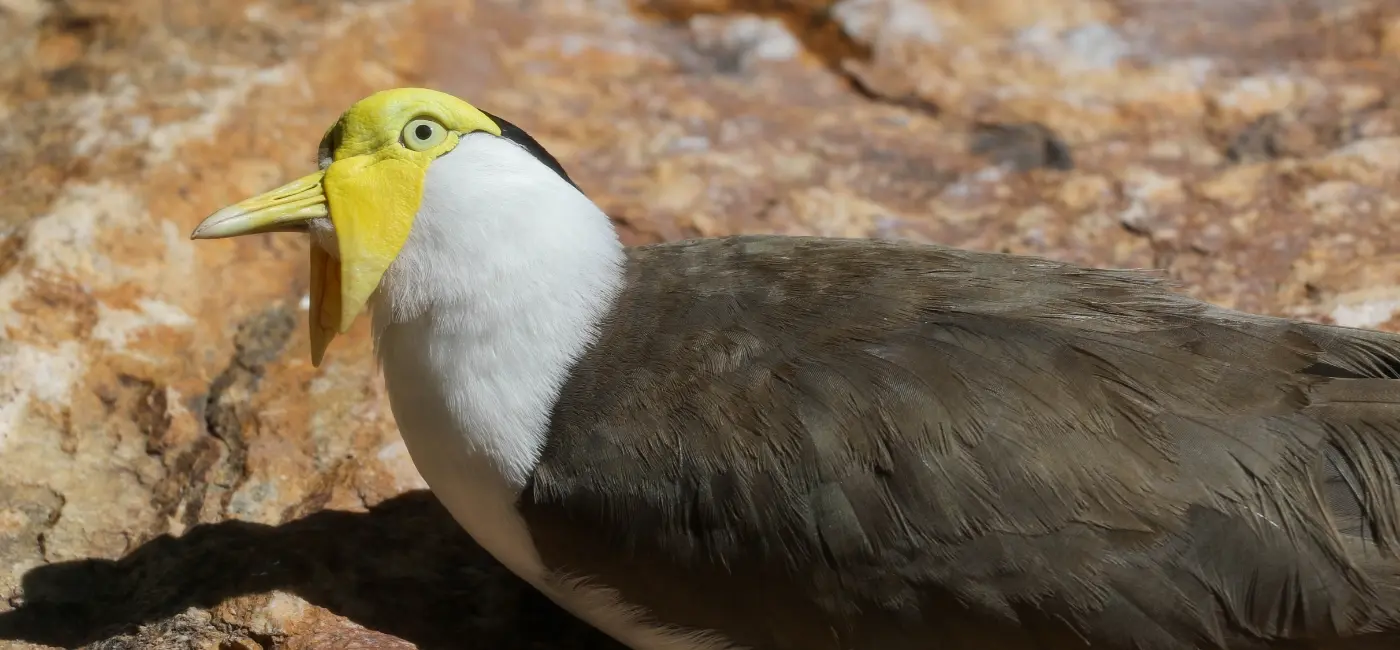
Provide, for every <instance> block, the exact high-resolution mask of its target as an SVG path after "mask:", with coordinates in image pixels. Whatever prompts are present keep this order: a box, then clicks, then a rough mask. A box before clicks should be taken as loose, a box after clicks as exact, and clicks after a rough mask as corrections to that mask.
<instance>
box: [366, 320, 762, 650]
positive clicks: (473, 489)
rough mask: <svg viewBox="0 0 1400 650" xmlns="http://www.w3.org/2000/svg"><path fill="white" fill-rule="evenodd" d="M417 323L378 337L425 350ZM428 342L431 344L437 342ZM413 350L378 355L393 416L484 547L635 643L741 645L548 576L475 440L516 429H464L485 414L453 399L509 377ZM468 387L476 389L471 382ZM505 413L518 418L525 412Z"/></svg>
mask: <svg viewBox="0 0 1400 650" xmlns="http://www.w3.org/2000/svg"><path fill="white" fill-rule="evenodd" d="M417 330H418V328H414V327H402V328H401V327H393V328H390V329H389V330H388V331H386V332H385V336H384V338H383V339H382V343H381V345H382V346H383V349H384V350H385V351H386V352H388V351H391V350H404V349H405V348H418V349H421V348H422V345H421V343H422V342H423V341H424V340H425V339H424V338H423V337H422V333H421V332H420V331H417ZM427 347H428V349H432V347H433V346H432V345H429V346H427ZM415 356H418V355H413V354H394V353H386V354H385V355H384V374H385V381H386V384H387V386H388V389H389V398H390V403H391V405H392V407H393V411H394V418H395V419H396V420H397V422H398V425H399V430H400V432H401V433H402V435H403V438H404V442H405V444H406V445H407V447H408V451H409V454H410V455H411V456H412V457H413V462H414V464H415V465H416V466H417V468H418V471H419V473H421V474H422V475H423V478H424V480H426V481H427V483H428V485H429V487H431V488H432V490H433V493H434V494H435V495H436V496H437V498H438V499H439V500H440V501H441V502H442V503H443V505H444V506H446V508H447V510H448V511H449V512H451V513H452V516H453V518H455V519H456V520H457V522H458V523H459V524H461V526H462V527H463V528H464V529H466V531H467V533H469V534H470V535H471V536H472V537H473V538H474V539H475V540H476V542H477V543H478V544H480V545H481V546H482V548H484V549H486V551H487V552H489V553H490V554H491V555H492V556H494V557H495V558H496V559H497V560H498V561H500V562H501V564H503V565H504V566H505V567H506V568H507V569H509V570H510V571H511V572H513V573H515V574H516V575H517V576H520V578H522V579H524V580H525V581H526V582H528V583H530V584H531V585H532V586H534V587H535V588H536V589H538V590H540V591H541V592H543V593H544V594H545V595H547V596H549V598H550V599H552V600H553V601H554V602H556V603H558V604H559V605H560V606H561V607H563V608H564V609H565V610H567V611H569V612H570V613H572V614H573V615H575V616H577V617H579V618H581V619H583V620H584V621H587V622H588V623H590V624H591V625H593V626H594V627H597V628H598V629H600V630H602V631H603V632H604V633H606V634H608V635H609V636H612V637H613V638H615V639H617V640H618V641H620V642H622V643H624V644H626V645H627V646H629V647H631V648H633V649H634V650H733V649H736V648H738V646H735V645H733V644H731V643H729V642H727V641H725V640H724V639H723V638H721V637H719V636H718V635H714V634H708V633H699V632H690V631H679V630H667V629H664V628H661V627H657V626H652V625H644V624H640V623H638V621H637V618H638V614H639V613H640V611H639V610H637V609H636V608H635V607H633V606H631V605H629V604H627V603H622V602H620V601H619V599H618V598H617V595H616V592H614V591H612V590H609V589H602V588H596V587H589V586H588V585H587V579H586V576H584V577H581V578H582V579H580V580H570V581H563V582H561V581H559V580H553V579H551V578H550V577H549V574H548V572H547V571H546V569H545V567H544V564H543V563H542V562H541V560H540V556H539V553H538V551H537V550H536V548H535V545H534V542H533V541H532V539H531V537H530V533H529V531H528V529H527V528H526V526H525V521H524V519H522V518H521V516H520V514H519V512H518V511H517V510H516V508H515V502H516V498H517V497H518V496H519V490H518V488H517V487H516V485H514V484H513V482H512V480H511V479H510V478H508V475H507V472H505V471H502V470H503V467H502V459H501V458H499V457H493V454H492V452H491V451H490V447H489V446H483V445H482V444H481V439H482V438H487V437H498V438H499V437H510V436H516V435H520V434H519V433H511V432H507V431H502V430H496V431H494V432H489V433H488V432H484V431H481V430H476V431H475V432H473V431H471V430H469V429H468V428H467V426H468V423H469V422H470V421H472V420H477V421H481V420H483V419H491V418H481V417H475V418H474V417H472V416H470V415H466V416H465V417H464V416H463V414H457V413H453V409H452V408H451V407H450V406H449V404H451V403H452V402H453V401H454V399H456V400H462V401H461V402H459V403H463V404H466V403H473V402H477V401H478V400H481V399H484V398H488V394H490V393H492V392H494V391H495V390H498V389H501V390H509V389H511V383H512V382H511V380H510V379H509V378H494V379H493V378H489V377H481V376H479V375H478V376H475V377H467V376H463V375H465V374H467V373H466V372H464V371H463V370H462V369H458V368H447V367H443V366H445V365H447V364H440V363H434V362H433V361H432V359H431V358H417V359H415V358H414V357H415ZM470 367H471V364H463V366H462V368H463V369H465V368H470ZM454 385H455V386H457V387H459V388H460V392H459V393H458V394H456V395H450V394H446V393H444V392H443V391H442V390H440V387H442V386H454ZM473 386H475V387H476V388H475V389H474V388H471V387H473ZM473 393H474V394H473ZM469 394H471V395H469ZM489 397H491V398H496V397H500V395H489ZM507 401H508V400H507ZM468 411H470V409H468ZM507 420H514V421H516V422H524V421H527V420H528V418H507ZM498 426H502V425H498ZM503 426H511V425H503ZM506 464H508V461H507V463H506ZM678 588H682V589H683V588H684V587H683V586H678Z"/></svg>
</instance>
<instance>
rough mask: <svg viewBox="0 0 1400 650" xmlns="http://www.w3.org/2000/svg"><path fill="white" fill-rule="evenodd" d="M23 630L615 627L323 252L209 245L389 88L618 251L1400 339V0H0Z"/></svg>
mask: <svg viewBox="0 0 1400 650" xmlns="http://www.w3.org/2000/svg"><path fill="white" fill-rule="evenodd" d="M0 62H3V65H0V88H3V90H0V123H3V124H4V125H5V126H4V128H3V129H0V196H3V201H0V328H3V329H0V466H3V468H4V469H3V471H0V596H3V597H4V599H5V600H3V601H0V646H2V647H12V648H39V647H79V646H84V645H86V646H89V647H92V648H106V649H117V648H157V649H160V648H182V649H183V648H200V649H203V648H209V649H215V648H222V649H247V650H251V649H253V648H270V647H277V648H291V649H311V648H364V649H371V648H373V649H395V650H397V649H400V648H413V647H419V648H424V649H429V648H475V647H480V648H493V649H498V650H513V649H526V648H559V649H563V650H568V649H582V648H590V649H599V650H601V649H604V648H611V649H614V650H615V648H616V646H614V645H612V644H611V643H610V642H608V641H606V640H604V639H601V638H600V637H599V636H598V635H597V634H595V633H593V632H592V631H591V630H589V629H587V628H586V627H584V626H582V625H580V624H578V623H577V622H575V621H573V620H572V619H570V618H569V617H568V616H566V615H563V614H561V613H559V612H558V611H557V610H555V609H554V608H553V606H551V605H549V604H548V603H546V602H543V601H542V599H541V598H540V597H538V596H536V595H535V594H534V593H533V592H531V591H530V590H529V589H527V588H525V587H523V586H522V585H521V584H520V583H518V582H517V581H516V580H515V579H514V578H512V577H511V576H509V575H508V574H506V573H505V572H504V571H503V570H502V569H500V568H499V567H497V566H496V565H495V564H494V563H493V562H492V561H491V560H490V559H489V558H487V557H486V556H485V555H484V554H483V553H482V552H481V551H480V550H479V549H477V548H476V547H474V546H473V545H472V544H471V543H470V541H469V540H467V539H466V538H465V535H464V534H462V533H460V532H459V531H458V529H457V528H456V527H455V525H454V524H453V523H452V522H451V521H450V519H449V518H448V517H447V516H446V514H445V513H444V511H443V510H442V509H441V508H440V507H439V506H437V504H436V502H435V501H434V500H433V499H432V497H431V495H429V494H428V493H426V492H424V491H423V490H422V488H423V483H422V481H421V479H420V478H419V477H418V475H417V474H416V472H415V471H414V469H413V466H412V463H411V462H410V461H409V459H408V457H407V455H406V452H405V450H404V447H403V445H402V443H401V442H400V441H399V439H398V437H397V434H396V432H395V429H394V427H393V422H392V417H391V416H390V414H389V412H388V409H387V405H386V403H385V399H384V395H383V390H382V387H381V384H380V382H379V379H378V378H377V377H376V376H375V372H374V368H373V365H372V363H371V359H370V354H369V340H368V338H367V336H366V332H365V328H364V323H363V322H361V324H360V326H359V327H358V328H357V329H355V330H354V331H353V332H352V334H351V335H349V336H347V337H343V338H341V339H338V340H337V341H336V342H335V344H334V345H333V346H332V348H331V350H330V353H329V355H328V360H327V364H326V365H325V367H323V368H322V369H321V370H320V371H316V370H313V369H312V367H311V364H310V362H309V358H308V357H309V353H308V344H307V339H306V336H305V332H304V328H305V320H304V319H305V312H304V309H305V307H304V305H305V304H306V299H305V293H306V290H307V276H306V269H305V264H306V262H305V259H306V249H305V247H306V241H305V240H304V239H301V238H296V237H290V236H280V237H278V236H263V237H256V238H248V239H245V240H239V241H231V242H213V243H207V242H206V243H197V244H196V243H193V242H190V241H188V240H187V239H186V237H187V235H188V233H189V231H190V230H191V228H192V227H193V226H194V225H195V224H196V223H197V222H198V221H199V220H200V219H201V218H202V217H203V216H204V215H205V214H207V213H209V212H210V211H212V210H213V209H215V208H218V207H220V206H222V205H224V204H225V203H227V202H229V201H231V200H234V199H237V198H241V197H242V196H244V195H247V194H249V193H252V192H257V191H261V190H263V189H266V188H268V187H271V186H273V185H275V184H277V183H280V182H281V181H283V180H286V179H289V178H292V177H295V176H297V175H300V174H301V173H303V172H304V171H305V170H307V169H309V168H310V166H311V165H312V164H313V161H312V158H313V156H314V149H315V146H316V142H317V141H318V139H319V137H320V135H321V132H322V130H323V129H324V128H325V126H326V125H327V124H329V123H330V121H331V120H332V119H333V118H334V117H335V116H336V115H337V114H338V113H339V112H340V111H341V110H342V109H344V108H345V107H346V106H348V105H349V104H350V103H351V102H352V101H354V100H355V99H357V98H359V97H361V96H363V95H365V94H368V93H370V92H372V91H374V90H377V89H381V88H385V87H391V86H401V85H428V86H433V87H438V88H441V89H444V90H447V91H449V92H453V93H456V94H459V95H462V96H464V97H466V98H468V99H470V100H471V101H473V102H475V103H478V104H480V105H482V106H484V107H486V108H488V109H489V110H492V111H493V112H496V113H498V114H502V115H505V116H508V117H509V118H510V119H511V120H512V121H514V122H516V123H517V124H519V125H521V126H523V127H524V128H526V129H527V130H529V131H531V132H532V133H533V134H534V135H536V137H538V138H539V139H540V140H541V141H542V142H543V143H545V145H546V146H547V147H549V148H550V149H551V150H552V151H553V152H554V153H555V154H556V155H558V157H559V158H560V159H561V160H562V161H563V162H564V164H565V165H566V166H567V167H568V168H569V169H570V171H571V173H572V174H573V175H574V177H575V178H576V180H578V181H579V183H580V184H581V185H582V186H583V187H584V188H585V190H587V191H588V192H589V193H590V194H591V195H592V196H593V197H595V199H596V200H597V201H598V202H599V203H600V204H601V205H602V206H603V207H604V208H605V209H606V210H607V211H608V212H609V213H610V214H612V215H614V217H615V218H616V220H617V222H618V224H619V226H620V227H621V228H622V230H623V232H624V233H625V236H626V237H627V239H628V240H629V241H630V242H643V241H653V240H658V239H670V238H679V237H685V236H692V235H712V234H720V233H733V232H772V231H777V232H789V233H819V234H827V235H858V236H877V237H910V238H916V239H923V240H931V241H940V242H944V243H948V244H954V245H959V246H965V247H975V248H982V249H1000V250H1008V251H1014V252H1018V253H1035V254H1043V255H1048V256H1052V257H1056V258H1060V259H1067V260H1073V261H1078V262H1087V263H1094V264H1100V265H1112V266H1134V267H1157V268H1162V269H1165V270H1166V272H1167V273H1169V274H1171V275H1172V276H1173V277H1174V278H1176V279H1178V280H1179V281H1180V282H1181V283H1182V287H1183V290H1184V291H1187V292H1190V293H1192V294H1194V295H1197V296H1200V297H1203V298H1205V299H1208V300H1211V301H1214V302H1217V303H1220V304H1223V305H1228V306H1232V307H1238V308H1243V309H1249V310H1255V311H1260V312H1267V313H1276V314H1288V315H1294V316H1299V317H1306V318H1315V319H1322V320H1330V321H1335V322H1339V323H1343V324H1347V325H1360V326H1373V327H1380V328H1387V329H1392V330H1396V329H1400V317H1397V314H1400V95H1397V94H1396V93H1397V92H1400V91H1397V89H1400V5H1397V4H1396V3H1395V2H1393V1H1391V0H1332V1H1330V2H1325V3H1323V2H1313V1H1311V0H1233V1H1232V2H1228V3H1227V2H1206V1H1204V0H992V1H988V0H949V1H938V2H935V1H933V0H926V1H919V0H840V1H839V2H834V3H833V2H830V1H829V0H752V1H750V2H740V1H738V0H732V1H731V0H652V1H651V2H641V1H640V0H639V1H637V2H633V3H631V4H629V3H628V2H626V1H624V0H567V1H566V0H549V1H547V2H546V1H542V0H513V1H508V0H475V1H474V2H473V1H469V0H335V1H331V0H228V1H226V2H220V3H213V4H209V3H184V4H181V3H171V2H159V1H157V0H131V1H129V2H123V3H112V2H101V1H99V0H0Z"/></svg>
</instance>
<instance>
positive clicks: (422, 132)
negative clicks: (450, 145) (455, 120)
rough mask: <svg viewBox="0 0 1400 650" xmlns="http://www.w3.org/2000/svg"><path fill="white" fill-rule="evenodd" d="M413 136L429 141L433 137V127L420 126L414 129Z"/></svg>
mask: <svg viewBox="0 0 1400 650" xmlns="http://www.w3.org/2000/svg"><path fill="white" fill-rule="evenodd" d="M413 135H415V136H418V139H419V140H427V139H428V138H429V137H432V135H433V127H431V126H428V125H427V124H419V125H418V127H417V128H415V129H413Z"/></svg>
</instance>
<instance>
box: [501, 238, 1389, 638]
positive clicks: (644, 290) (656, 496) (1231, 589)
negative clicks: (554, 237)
mask: <svg viewBox="0 0 1400 650" xmlns="http://www.w3.org/2000/svg"><path fill="white" fill-rule="evenodd" d="M627 264H628V267H627V272H626V285H625V288H624V290H623V291H622V293H621V295H620V298H619V299H618V302H617V304H616V305H615V306H614V308H613V310H612V311H611V313H610V315H609V316H608V318H607V319H606V321H605V323H604V325H603V327H602V329H601V335H600V337H599V339H598V340H597V341H596V342H595V344H594V345H593V346H592V347H591V349H590V350H589V351H588V352H587V353H586V354H585V355H584V356H583V357H582V358H581V359H580V360H579V361H578V362H577V365H576V367H575V368H574V369H573V372H572V373H571V376H570V379H569V380H568V382H567V383H566V385H565V386H564V387H563V392H562V395H561V397H560V399H559V402H558V404H557V406H556V409H555V412H554V417H553V419H552V427H551V434H550V438H549V442H548V444H547V446H546V449H545V450H544V455H543V458H542V460H541V463H540V465H539V467H538V468H537V470H536V472H535V474H534V476H533V479H532V481H531V484H530V486H529V488H528V489H527V490H526V492H525V493H524V494H523V495H522V497H521V503H520V507H521V510H522V512H523V513H524V515H525V517H526V520H527V522H528V523H529V525H530V528H531V531H532V534H533V536H534V538H535V540H536V543H537V544H538V546H539V548H540V551H541V553H542V555H543V558H544V560H545V562H546V564H547V565H548V566H550V567H552V568H553V569H554V570H556V571H558V572H561V573H567V574H574V575H578V576H587V577H590V578H591V579H592V580H594V581H595V582H598V583H602V584H606V585H609V586H612V587H614V588H617V589H618V590H619V591H620V592H621V593H622V595H623V596H624V597H625V598H626V599H627V600H628V601H631V602H636V603H644V604H646V605H647V606H648V607H649V609H650V611H651V613H652V614H653V615H654V616H655V617H656V618H657V619H659V620H664V621H669V622H672V623H679V624H684V625H691V626H694V627H698V628H706V629H718V630H721V631H722V632H724V633H725V634H726V635H727V636H728V637H729V638H730V639H732V640H733V641H735V642H736V643H739V644H741V645H744V646H748V647H751V648H754V649H755V650H915V649H918V650H933V649H943V648H956V649H973V648H976V649H979V650H980V649H984V648H997V649H1004V650H1021V649H1030V648H1044V649H1060V648H1105V649H1113V650H1118V649H1123V650H1127V649H1131V648H1139V649H1143V650H1190V649H1193V648H1230V649H1257V648H1295V649H1318V650H1321V649H1327V650H1361V649H1363V648H1364V649H1372V648H1374V649H1380V648H1388V649H1389V648H1397V647H1400V558H1397V550H1400V501H1397V499H1400V463H1398V462H1397V460H1398V459H1400V336H1396V335H1391V334H1385V333H1379V332H1371V331H1364V330H1355V329H1346V328H1341V327H1332V326H1324V325H1316V324H1308V323H1302V322H1295V321H1289V320H1282V319H1276V318H1266V317H1261V316H1254V315H1249V314H1244V313H1239V312H1233V311H1227V310H1223V309H1219V308H1215V307H1211V306H1209V305H1206V304H1203V303H1200V302H1197V301H1194V300H1191V299H1188V298H1186V297H1182V296H1179V295H1177V294H1174V293H1171V292H1169V291H1168V290H1167V288H1166V287H1164V286H1163V285H1162V284H1161V283H1160V282H1159V281H1158V280H1156V279H1154V278H1153V277H1151V276H1148V275H1145V274H1139V273H1135V272H1126V271H1108V270H1096V269H1087V268H1081V267H1076V266H1071V265H1066V264H1060V263H1054V262H1049V261H1045V260H1039V259H1031V258H1024V257H1014V256H1005V255H994V254H984V253H973V252H966V251H960V250H954V249H948V248H941V247H930V246H918V245H912V244H897V243H879V242H872V241H864V240H861V241H845V240H821V239H802V238H772V237H748V238H744V237H741V238H730V239H723V240H704V241H697V242H684V243H673V244H662V245H656V246H647V247H639V248H634V249H631V250H630V251H629V256H628V261H627Z"/></svg>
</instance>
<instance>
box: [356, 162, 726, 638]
mask: <svg viewBox="0 0 1400 650" xmlns="http://www.w3.org/2000/svg"><path fill="white" fill-rule="evenodd" d="M623 256H624V250H623V247H622V244H621V242H620V241H619V240H618V238H617V233H616V231H615V230H613V227H612V223H611V222H610V221H609V220H608V218H607V215H604V214H603V213H602V211H601V210H599V209H598V207H597V206H595V205H594V204H593V202H592V201H589V200H588V198H587V197H585V196H584V195H583V194H582V193H580V192H579V191H578V190H576V189H575V188H574V187H573V186H571V185H569V183H568V182H566V181H564V180H563V179H562V178H560V177H559V176H558V175H557V174H555V173H554V172H553V171H551V170H550V169H549V168H548V167H546V166H545V165H544V164H542V163H540V162H539V161H537V160H535V158H534V157H533V156H531V155H530V154H529V153H528V152H526V151H525V150H524V149H522V148H520V147H519V146H517V145H515V144H514V143H512V142H509V141H507V140H502V139H499V138H496V137H494V136H490V135H486V134H472V135H468V136H466V137H464V138H462V141H461V143H460V144H458V145H457V148H456V149H455V150H454V151H453V152H452V153H450V154H448V155H446V156H443V157H441V158H439V159H438V160H436V161H435V162H434V163H433V164H432V166H431V167H430V168H429V169H428V175H427V180H426V183H425V185H424V189H423V202H422V205H421V207H420V208H419V210H418V215H417V218H416V219H415V221H414V224H413V230H412V232H410V234H409V237H408V242H407V243H406V244H405V245H404V247H403V250H402V251H401V252H400V253H399V256H398V258H397V259H396V260H395V261H394V264H393V265H392V266H390V267H389V271H388V272H387V273H386V274H385V276H384V279H383V280H382V281H381V282H380V285H379V289H378V291H376V292H375V295H374V296H373V297H372V298H371V300H370V308H371V310H372V318H373V319H374V328H375V340H376V347H377V350H378V353H379V358H380V362H381V363H382V364H383V367H384V381H385V384H386V386H387V387H388V391H389V402H390V404H391V405H392V407H393V410H394V419H395V421H396V422H397V423H398V426H399V431H400V433H402V435H403V439H404V443H405V444H407V446H408V451H409V454H410V455H411V456H412V457H413V463H414V465H415V466H416V467H417V468H418V471H419V473H421V474H422V475H423V478H424V479H425V480H426V481H427V482H428V485H429V487H431V488H432V490H433V493H434V494H435V495H436V496H437V498H438V500H439V501H441V502H442V504H443V505H444V506H446V507H447V509H448V511H450V512H451V513H452V516H453V518H454V519H456V520H457V522H458V523H460V524H461V525H462V527H463V528H464V529H466V531H467V532H468V533H470V534H471V536H472V537H473V538H475V539H476V541H477V543H478V544H480V545H481V546H482V548H484V549H486V551H487V552H489V553H491V555H493V556H495V558H496V559H497V560H499V561H500V562H501V564H503V565H505V566H506V568H508V569H510V570H511V571H512V572H514V573H515V574H516V575H518V576H520V577H521V578H523V579H525V580H526V581H527V582H529V583H530V584H532V585H534V586H535V588H536V589H539V590H540V591H541V592H543V593H545V594H546V595H548V596H549V597H550V598H552V599H553V600H554V601H555V602H557V603H559V604H560V605H561V606H563V607H564V608H565V609H567V610H569V611H571V612H573V613H574V614H575V615H576V616H579V617H581V618H583V619H584V620H586V621H588V622H590V623H592V624H593V625H594V626H596V627H598V628H599V629H601V630H602V631H603V632H605V633H607V634H609V635H611V636H612V637H613V638H615V639H617V640H619V641H621V642H623V643H625V644H627V645H628V646H629V647H632V648H635V649H636V650H719V649H720V648H732V647H734V646H732V645H730V644H728V643H726V642H724V641H723V640H722V639H719V638H718V637H715V638H713V639H712V638H710V637H709V636H707V635H705V634H700V633H688V632H679V633H678V632H675V631H672V630H670V629H669V628H663V627H658V626H656V625H653V624H649V623H642V622H640V621H639V620H638V619H637V613H638V611H639V610H638V609H636V608H635V607H633V606H631V605H630V604H627V603H623V602H621V601H619V600H618V599H617V597H616V594H615V592H613V591H611V590H609V589H597V588H594V587H590V586H586V585H583V584H581V583H577V582H573V581H570V580H568V579H564V578H565V576H554V575H552V574H551V573H550V572H549V571H548V570H547V569H546V568H545V566H544V564H543V563H542V561H541V559H540V557H539V554H538V552H537V551H536V548H535V545H534V542H533V540H532V538H531V535H530V532H529V531H528V529H527V528H526V525H525V522H524V520H523V519H522V518H521V517H520V513H519V511H518V510H517V509H516V501H517V499H518V498H519V495H520V492H521V490H522V488H523V487H524V486H525V484H526V482H527V481H528V480H529V478H530V475H531V473H532V472H533V471H534V469H535V466H536V464H537V463H538V462H539V457H540V452H541V450H542V448H543V447H544V444H545V439H546V436H547V435H548V431H549V418H550V415H551V414H552V412H553V409H554V404H555V401H556V400H557V399H558V397H559V391H560V389H561V388H562V386H563V384H564V381H565V377H566V376H567V374H568V372H569V369H570V368H571V367H572V365H573V363H574V361H575V360H576V359H577V358H578V357H579V355H580V354H582V353H583V351H584V349H585V348H586V347H587V346H588V344H589V343H591V342H592V341H593V340H594V339H595V338H596V336H597V327H598V323H599V321H600V320H601V319H602V317H603V315H604V312H605V311H606V310H607V309H608V308H609V306H610V305H611V304H612V301H613V300H614V298H615V296H616V294H617V291H618V290H619V289H620V287H621V283H622V274H623V270H624V269H623Z"/></svg>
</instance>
